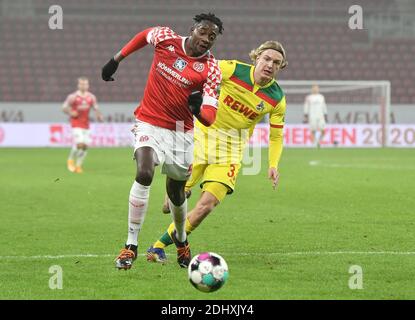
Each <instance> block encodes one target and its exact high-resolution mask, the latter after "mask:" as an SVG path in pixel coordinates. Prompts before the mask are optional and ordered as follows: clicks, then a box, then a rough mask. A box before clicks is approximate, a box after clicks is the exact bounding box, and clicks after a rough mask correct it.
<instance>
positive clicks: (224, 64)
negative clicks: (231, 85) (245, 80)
mask: <svg viewBox="0 0 415 320" xmlns="http://www.w3.org/2000/svg"><path fill="white" fill-rule="evenodd" d="M235 68H236V62H235V60H219V69H220V71H221V73H222V81H226V80H228V79H229V78H230V77H231V76H232V74H233V73H234V71H235Z"/></svg>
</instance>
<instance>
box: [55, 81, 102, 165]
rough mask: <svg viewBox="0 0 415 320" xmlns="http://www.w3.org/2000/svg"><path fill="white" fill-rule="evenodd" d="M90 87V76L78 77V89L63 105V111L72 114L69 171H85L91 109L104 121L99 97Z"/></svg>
mask: <svg viewBox="0 0 415 320" xmlns="http://www.w3.org/2000/svg"><path fill="white" fill-rule="evenodd" d="M88 89H89V81H88V78H86V77H80V78H78V90H77V91H75V92H74V93H71V94H70V95H68V97H67V98H66V100H65V102H64V103H63V106H62V110H63V112H64V113H66V114H68V115H69V116H70V122H71V127H72V139H73V142H72V149H71V151H70V153H69V158H68V161H67V166H68V170H69V171H71V172H76V173H82V172H83V170H82V164H83V162H84V160H85V157H86V154H87V149H88V144H89V143H90V140H91V139H90V137H89V111H90V110H91V109H94V111H95V116H96V119H97V121H100V122H102V121H103V116H102V114H101V112H100V111H99V109H98V104H97V98H96V97H95V95H93V94H92V93H91V92H89V91H88Z"/></svg>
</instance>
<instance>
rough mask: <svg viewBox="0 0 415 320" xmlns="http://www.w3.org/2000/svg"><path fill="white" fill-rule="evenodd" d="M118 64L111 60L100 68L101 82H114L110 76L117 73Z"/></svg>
mask: <svg viewBox="0 0 415 320" xmlns="http://www.w3.org/2000/svg"><path fill="white" fill-rule="evenodd" d="M118 65H119V63H118V62H117V61H115V60H114V58H111V60H110V61H108V62H107V64H106V65H105V66H104V67H103V68H102V74H101V76H102V80H104V81H114V78H113V77H112V75H113V74H114V73H115V71H117V68H118Z"/></svg>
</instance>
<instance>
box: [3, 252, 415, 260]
mask: <svg viewBox="0 0 415 320" xmlns="http://www.w3.org/2000/svg"><path fill="white" fill-rule="evenodd" d="M220 254H222V255H224V256H325V255H327V256H331V255H403V256H408V255H415V251H298V252H268V253H260V252H252V253H248V252H240V253H235V252H234V253H229V254H227V253H223V252H221V253H220ZM138 255H139V256H145V254H138ZM167 255H168V256H170V255H172V256H173V255H174V254H167ZM115 256H116V254H67V255H56V256H53V255H37V256H0V260H11V259H17V260H41V259H69V258H109V257H115Z"/></svg>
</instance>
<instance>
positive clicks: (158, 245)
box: [153, 218, 195, 249]
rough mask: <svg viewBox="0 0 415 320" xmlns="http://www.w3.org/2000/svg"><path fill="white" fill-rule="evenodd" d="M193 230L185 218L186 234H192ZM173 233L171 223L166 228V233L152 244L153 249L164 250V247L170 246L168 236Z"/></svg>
mask: <svg viewBox="0 0 415 320" xmlns="http://www.w3.org/2000/svg"><path fill="white" fill-rule="evenodd" d="M194 229H195V228H194V227H193V226H192V225H191V224H190V221H189V219H188V218H187V219H186V225H185V230H186V234H190V233H192V231H193V230H194ZM173 231H174V223H173V222H172V223H171V224H170V225H169V227H168V228H167V231H166V232H165V233H164V234H163V235H162V236H161V237H160V239H158V240H157V241H156V242H155V243H154V245H153V247H154V248H158V249H164V248H165V247H167V246H169V245H171V244H172V243H173V241H172V240H171V237H170V235H171V234H172V233H173Z"/></svg>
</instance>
